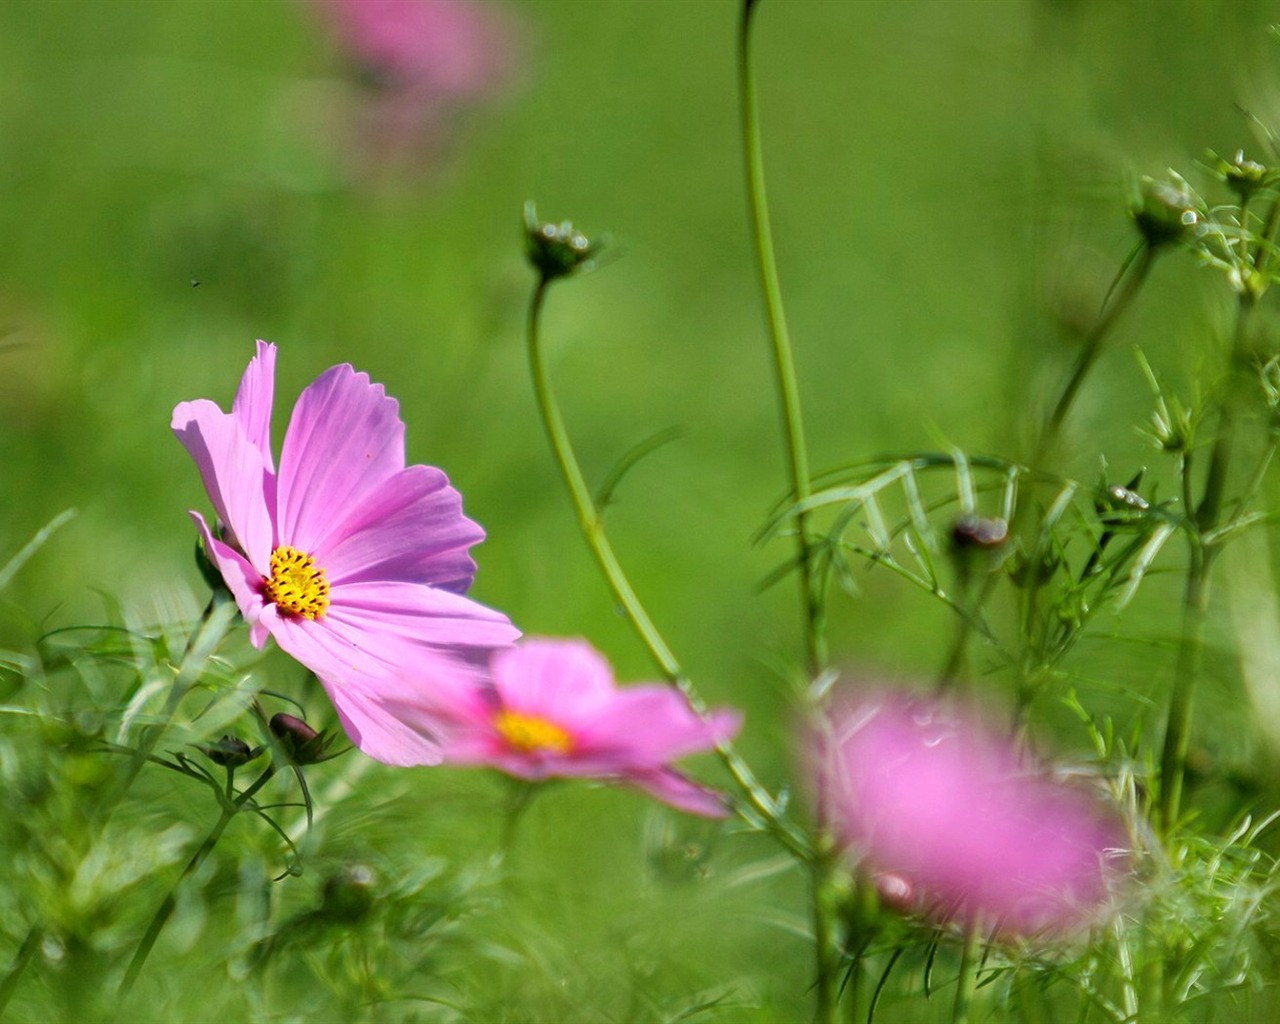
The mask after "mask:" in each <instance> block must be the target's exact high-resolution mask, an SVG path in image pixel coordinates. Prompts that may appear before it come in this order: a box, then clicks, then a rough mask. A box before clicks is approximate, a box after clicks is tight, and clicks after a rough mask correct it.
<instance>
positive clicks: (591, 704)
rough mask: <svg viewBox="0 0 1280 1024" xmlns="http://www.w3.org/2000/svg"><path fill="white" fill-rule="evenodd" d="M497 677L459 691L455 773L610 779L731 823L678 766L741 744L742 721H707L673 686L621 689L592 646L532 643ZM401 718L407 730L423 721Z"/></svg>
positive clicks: (450, 732) (444, 740) (495, 665)
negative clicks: (487, 770) (488, 770)
mask: <svg viewBox="0 0 1280 1024" xmlns="http://www.w3.org/2000/svg"><path fill="white" fill-rule="evenodd" d="M489 668H490V677H491V685H490V686H489V687H486V688H480V689H471V690H468V689H466V688H462V687H459V688H455V689H453V690H451V691H450V694H451V696H453V697H454V698H455V701H454V704H453V706H452V707H451V708H448V709H446V710H444V712H443V713H444V715H445V718H446V721H444V722H439V721H432V724H431V728H432V729H433V731H438V734H439V736H440V744H441V747H442V751H443V755H444V761H445V763H446V764H458V765H489V766H491V767H494V768H497V769H499V770H500V771H503V772H506V773H507V774H508V775H514V776H516V777H517V778H521V779H528V780H531V781H539V780H542V779H549V778H588V779H604V780H608V781H614V782H621V783H624V784H627V785H630V786H635V787H636V788H638V789H641V790H643V791H644V792H646V793H648V794H649V795H650V796H652V797H655V798H657V799H658V800H661V801H663V802H664V803H667V804H670V805H671V806H673V807H676V808H678V809H680V810H682V811H687V812H689V813H690V814H700V815H703V816H704V817H723V816H724V815H725V814H726V813H727V812H726V808H725V804H724V800H723V799H722V798H721V797H720V796H719V795H718V794H716V793H714V792H712V791H710V790H707V789H704V788H703V787H702V786H699V785H697V784H696V783H694V782H692V781H690V780H689V779H687V778H686V777H685V776H683V775H681V774H680V773H679V772H677V771H676V770H675V769H673V768H672V767H671V766H670V765H671V762H672V761H674V760H675V759H676V758H679V757H684V756H685V755H687V754H694V753H698V752H700V751H707V750H711V749H712V748H714V747H715V745H716V744H717V743H718V742H720V741H722V740H725V739H728V738H730V737H731V736H733V735H734V734H735V733H736V732H737V731H738V727H739V726H740V724H741V717H740V716H739V715H738V714H737V713H736V712H733V711H715V712H713V713H712V714H710V715H709V716H707V718H705V719H704V718H701V717H699V716H698V715H697V714H695V713H694V711H693V709H692V708H690V707H689V703H688V701H686V700H685V698H684V697H683V696H682V695H681V694H680V693H679V692H677V691H676V690H673V689H672V688H671V687H669V686H663V685H659V684H647V685H640V686H629V687H626V688H623V689H620V688H619V687H618V686H617V685H616V684H615V682H614V678H613V670H612V668H610V666H609V663H608V662H607V661H606V660H605V659H604V657H603V656H602V655H600V654H599V653H598V652H597V651H595V650H594V649H593V648H592V647H591V645H590V644H588V643H586V642H585V641H583V640H553V639H548V638H535V639H528V640H525V641H523V642H522V643H520V644H519V645H517V646H515V647H509V648H506V649H504V650H500V651H497V652H496V653H495V654H494V655H493V658H492V661H491V662H490V666H489ZM398 710H399V711H400V713H401V714H402V715H403V716H404V717H405V718H406V720H410V719H412V718H413V717H414V715H415V713H418V714H420V711H418V710H417V709H414V708H411V707H400V708H399V709H398ZM439 710H440V709H439V702H436V705H435V712H436V713H439ZM428 714H431V713H430V712H429V713H428Z"/></svg>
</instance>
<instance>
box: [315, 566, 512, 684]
mask: <svg viewBox="0 0 1280 1024" xmlns="http://www.w3.org/2000/svg"><path fill="white" fill-rule="evenodd" d="M329 600H330V604H329V610H328V612H326V613H325V616H324V619H323V620H322V621H323V622H324V623H325V624H327V625H328V626H329V627H330V628H331V629H333V630H337V631H340V632H342V633H343V635H345V636H349V637H352V638H356V637H363V638H365V639H364V640H363V641H361V642H362V643H368V644H372V645H376V644H378V643H380V642H381V641H382V639H383V638H398V639H404V640H409V641H412V642H414V643H417V644H423V645H426V646H427V647H436V648H442V649H446V650H458V649H461V648H481V649H486V650H489V649H492V648H497V647H506V646H507V645H508V644H511V643H513V642H514V641H515V640H516V638H517V637H519V636H520V631H519V630H518V629H516V628H515V627H514V626H513V625H511V620H510V619H508V618H507V617H506V616H505V615H503V614H502V613H501V612H496V611H494V610H493V609H492V608H486V607H485V606H484V605H482V604H479V603H477V602H476V601H472V600H471V599H470V598H466V597H462V596H461V595H460V594H454V593H452V592H450V591H447V590H437V589H435V588H434V587H428V586H425V585H423V584H420V583H343V584H341V585H340V586H335V587H332V588H331V590H330V592H329ZM403 668H405V669H410V668H411V665H405V666H403Z"/></svg>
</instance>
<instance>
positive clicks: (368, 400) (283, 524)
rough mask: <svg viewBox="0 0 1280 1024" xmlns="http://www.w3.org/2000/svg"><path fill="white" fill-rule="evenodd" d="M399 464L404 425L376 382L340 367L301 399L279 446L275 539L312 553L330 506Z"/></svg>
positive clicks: (350, 498) (369, 487)
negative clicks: (276, 535)
mask: <svg viewBox="0 0 1280 1024" xmlns="http://www.w3.org/2000/svg"><path fill="white" fill-rule="evenodd" d="M402 469H404V424H403V423H402V422H401V421H400V415H399V406H398V405H397V404H396V401H395V399H393V398H388V397H387V395H386V392H385V391H384V390H383V388H382V385H381V384H371V383H369V377H368V375H367V374H364V373H356V372H355V371H354V370H353V369H352V368H351V367H350V366H349V365H347V364H345V363H344V364H342V365H341V366H334V367H331V368H330V369H328V370H326V371H325V372H324V373H322V374H321V375H320V376H319V377H317V378H316V379H315V380H314V381H313V382H312V383H311V384H310V385H308V387H307V388H306V390H304V391H303V392H302V394H301V395H300V396H299V398H298V403H297V405H295V406H294V407H293V416H292V417H291V418H290V420H289V427H288V429H287V430H286V431H285V435H284V446H283V448H282V449H281V451H280V473H279V485H278V488H277V510H278V511H277V515H278V520H277V521H278V523H279V537H280V542H281V543H284V544H290V545H292V546H293V547H296V548H299V549H301V550H302V551H306V552H307V553H309V554H310V553H313V552H314V551H315V549H316V547H317V545H318V543H319V542H320V541H322V540H323V539H324V538H325V537H326V536H327V535H328V533H329V531H330V528H331V526H332V523H333V516H334V513H335V511H336V512H339V513H340V512H341V511H343V510H346V509H350V508H353V507H355V506H357V505H358V504H359V503H360V502H362V501H363V500H364V498H365V497H366V495H368V494H369V493H370V492H371V491H373V490H374V489H375V488H376V487H377V486H378V485H379V484H381V483H382V482H383V481H384V480H386V479H388V478H389V477H391V476H394V475H395V474H396V473H398V472H400V471H401V470H402Z"/></svg>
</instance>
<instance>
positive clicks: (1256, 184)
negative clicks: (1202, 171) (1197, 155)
mask: <svg viewBox="0 0 1280 1024" xmlns="http://www.w3.org/2000/svg"><path fill="white" fill-rule="evenodd" d="M1211 155H1212V154H1211ZM1214 166H1215V169H1216V170H1217V172H1218V173H1219V174H1220V175H1222V180H1223V181H1225V182H1226V183H1227V187H1228V188H1229V189H1231V191H1232V192H1234V193H1235V194H1236V195H1238V196H1239V197H1240V199H1241V201H1244V200H1245V199H1248V198H1249V197H1250V196H1251V195H1253V193H1254V192H1256V191H1257V190H1258V189H1259V188H1261V187H1262V186H1263V185H1264V184H1265V183H1266V180H1267V176H1268V173H1269V171H1268V169H1267V168H1266V167H1265V166H1263V165H1262V164H1260V163H1258V162H1257V161H1256V160H1246V159H1245V157H1244V150H1243V149H1238V150H1236V155H1235V157H1233V158H1232V159H1230V160H1225V159H1223V158H1222V157H1216V158H1215V160H1214Z"/></svg>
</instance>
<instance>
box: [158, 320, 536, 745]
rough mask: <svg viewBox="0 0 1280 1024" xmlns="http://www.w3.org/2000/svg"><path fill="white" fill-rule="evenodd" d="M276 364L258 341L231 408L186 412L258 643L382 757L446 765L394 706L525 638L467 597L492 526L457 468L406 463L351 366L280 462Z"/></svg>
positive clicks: (188, 442)
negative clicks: (317, 687) (307, 676)
mask: <svg viewBox="0 0 1280 1024" xmlns="http://www.w3.org/2000/svg"><path fill="white" fill-rule="evenodd" d="M275 358H276V349H275V346H274V345H269V344H267V343H266V342H262V341H260V342H258V345H257V353H256V355H255V356H254V357H253V359H252V360H251V361H250V363H249V365H248V367H247V368H246V370H245V372H244V376H243V378H242V379H241V381H240V387H239V390H238V391H237V392H236V397H235V401H234V403H233V405H232V408H231V412H229V413H225V412H223V411H222V409H220V408H219V407H218V406H217V405H216V404H215V403H213V402H211V401H208V400H207V399H197V400H196V401H192V402H182V403H180V404H179V405H178V406H177V407H176V408H175V409H174V411H173V423H172V426H173V431H174V434H175V435H176V436H177V438H178V440H179V441H180V442H181V443H182V445H183V446H184V447H185V448H186V449H187V451H188V453H189V454H190V455H191V457H192V458H193V459H194V460H195V462H196V465H197V467H198V468H199V470H200V476H201V478H202V480H203V481H204V486H205V490H206V491H207V492H208V495H209V500H210V502H211V503H212V505H213V509H214V512H215V513H216V515H217V522H216V527H210V526H209V524H208V523H207V522H206V520H205V518H204V517H203V516H202V515H201V514H200V513H199V512H191V513H190V514H191V517H192V519H193V520H194V521H195V524H196V527H197V528H198V530H199V531H200V535H201V537H202V538H203V540H204V546H205V551H206V553H207V554H208V556H209V559H210V561H211V562H212V563H213V564H214V566H216V567H217V569H218V571H219V572H220V573H221V575H222V578H223V580H224V581H225V582H226V585H227V588H228V589H229V590H230V591H231V593H232V595H233V596H234V597H235V600H236V603H237V605H238V606H239V608H240V612H241V614H242V615H243V616H244V619H245V621H246V623H248V626H249V637H250V640H251V641H252V642H253V644H254V645H255V646H257V647H262V646H263V645H264V644H265V643H266V640H267V637H268V636H270V637H273V638H274V639H275V641H276V643H277V644H278V645H279V646H280V647H281V648H282V649H283V650H284V651H285V652H286V653H288V654H289V655H291V656H292V657H293V658H294V659H296V660H297V661H299V662H301V663H302V664H303V665H304V666H306V667H307V668H308V669H310V670H311V671H312V672H314V673H315V674H316V676H317V677H318V678H319V680H320V682H321V683H322V685H323V686H324V688H325V690H326V692H327V693H328V694H329V698H330V700H332V702H333V705H334V707H335V709H336V710H337V712H338V716H339V718H340V719H341V721H342V724H343V727H344V729H345V730H346V732H347V735H348V737H349V738H350V739H351V742H352V743H353V744H355V746H357V747H359V748H360V749H361V750H363V751H364V752H365V753H367V754H369V755H370V756H371V757H375V758H377V759H378V760H381V761H386V762H388V763H390V764H402V765H406V764H434V763H436V762H437V761H439V758H440V754H439V749H438V747H437V745H436V743H435V740H434V738H433V737H432V736H430V735H429V734H424V733H423V731H422V730H420V729H411V728H409V727H407V726H405V725H404V723H402V722H400V721H399V720H397V719H396V717H395V716H394V715H393V714H392V713H391V712H390V711H389V710H388V699H389V698H390V697H392V696H395V697H405V696H412V697H413V699H414V700H415V701H417V702H419V703H422V704H424V705H425V704H429V703H430V702H431V700H432V699H433V695H434V693H435V692H436V691H437V690H438V689H443V688H446V687H449V686H459V685H466V684H467V683H468V682H474V681H475V680H476V679H478V678H479V677H480V673H481V667H482V666H483V664H484V662H485V661H486V660H487V658H488V656H489V653H490V652H491V651H492V650H493V649H494V648H496V647H501V646H504V645H506V644H509V643H511V642H512V641H513V640H514V639H515V638H516V637H517V636H518V635H519V634H518V632H517V631H516V629H515V628H514V627H513V626H512V625H511V623H510V621H509V620H508V619H507V617H506V616H505V615H502V614H500V613H499V612H496V611H493V610H492V609H489V608H486V607H484V606H483V605H480V604H478V603H476V602H475V601H472V600H470V599H468V598H467V597H465V596H463V594H464V592H465V591H466V589H467V587H468V586H470V584H471V580H472V577H473V576H474V575H475V563H474V562H473V561H472V559H471V557H470V555H469V553H468V552H469V549H470V548H471V547H472V546H473V545H474V544H476V543H478V542H479V541H480V540H481V539H483V537H484V531H482V530H481V529H480V527H479V526H477V525H476V524H475V523H474V522H472V521H471V520H470V519H468V518H467V517H466V516H465V515H463V513H462V499H461V497H460V496H459V494H458V492H457V491H456V490H454V489H453V488H452V487H451V486H450V485H449V481H448V478H447V477H446V476H445V474H444V473H443V472H441V471H440V470H439V469H435V468H433V467H430V466H421V465H415V466H406V465H405V452H404V424H403V423H402V422H401V420H400V416H399V408H398V406H397V404H396V402H395V400H394V399H391V398H388V397H387V395H386V392H385V391H384V390H383V388H382V385H380V384H373V383H371V382H370V380H369V378H368V376H367V375H366V374H363V373H357V372H356V371H355V370H353V369H352V368H351V367H350V366H349V365H347V364H345V363H344V364H342V365H340V366H334V367H331V368H330V369H328V370H326V371H325V372H324V373H322V374H321V375H320V376H319V377H317V378H316V380H315V381H313V382H312V383H311V384H310V385H309V386H308V387H307V388H306V389H305V390H304V391H303V392H302V394H301V395H300V396H299V398H298V401H297V404H296V405H295V406H294V408H293V414H292V416H291V418H290V420H289V425H288V428H287V429H286V431H285V435H284V442H283V445H282V447H281V450H280V461H279V466H278V467H277V465H276V462H275V458H274V456H273V454H272V451H271V445H270V436H269V435H270V424H271V407H272V394H273V391H274V381H275ZM406 665H412V666H414V669H415V671H414V674H413V675H412V677H408V676H406V675H405V674H404V673H402V672H401V668H402V667H403V666H406ZM409 678H411V679H412V682H411V683H410V682H407V681H406V680H407V679H409ZM406 686H411V687H412V694H410V695H406V694H405V693H404V692H403V689H404V687H406Z"/></svg>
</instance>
